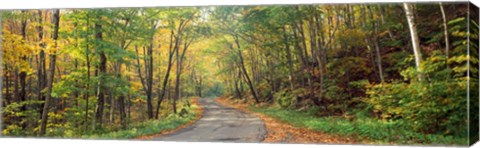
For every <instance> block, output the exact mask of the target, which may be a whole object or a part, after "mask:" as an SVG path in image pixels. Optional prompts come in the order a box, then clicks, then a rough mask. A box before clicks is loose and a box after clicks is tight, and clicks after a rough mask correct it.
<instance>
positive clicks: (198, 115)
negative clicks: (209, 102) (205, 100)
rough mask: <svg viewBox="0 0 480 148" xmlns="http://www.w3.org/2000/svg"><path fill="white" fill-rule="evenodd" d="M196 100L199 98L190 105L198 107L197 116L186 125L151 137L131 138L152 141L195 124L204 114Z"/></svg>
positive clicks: (196, 99)
mask: <svg viewBox="0 0 480 148" xmlns="http://www.w3.org/2000/svg"><path fill="white" fill-rule="evenodd" d="M198 99H200V98H195V99H193V100H192V104H195V105H197V106H198V108H197V109H196V112H198V114H197V115H196V116H195V119H193V120H191V121H189V122H187V123H186V124H183V125H181V126H179V127H177V128H175V129H171V130H164V131H161V132H160V133H156V134H152V135H142V136H139V137H136V138H133V139H134V140H147V139H152V138H154V137H160V136H163V135H167V134H171V133H175V132H177V131H179V130H181V129H183V128H186V127H189V126H190V125H192V124H194V123H195V122H197V121H198V120H200V118H202V116H203V113H204V110H203V107H202V106H201V105H200V103H198Z"/></svg>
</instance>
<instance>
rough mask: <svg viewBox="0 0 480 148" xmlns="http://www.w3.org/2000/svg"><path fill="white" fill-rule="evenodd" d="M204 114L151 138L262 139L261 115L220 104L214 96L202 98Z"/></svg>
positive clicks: (236, 140)
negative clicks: (174, 129)
mask: <svg viewBox="0 0 480 148" xmlns="http://www.w3.org/2000/svg"><path fill="white" fill-rule="evenodd" d="M199 103H200V105H201V106H202V107H203V110H204V114H203V117H202V118H201V119H200V120H198V121H197V122H195V123H194V124H193V125H191V126H189V127H186V128H184V129H181V130H179V131H177V132H175V133H172V134H167V135H163V136H160V137H154V138H152V139H151V140H161V141H179V142H246V143H257V142H261V141H262V140H263V139H264V137H265V135H266V130H265V124H264V123H263V122H262V120H261V119H260V118H258V117H255V116H253V115H249V114H246V113H243V112H240V111H238V110H236V109H233V108H229V107H225V106H222V105H219V104H218V103H216V102H215V99H213V98H202V99H199Z"/></svg>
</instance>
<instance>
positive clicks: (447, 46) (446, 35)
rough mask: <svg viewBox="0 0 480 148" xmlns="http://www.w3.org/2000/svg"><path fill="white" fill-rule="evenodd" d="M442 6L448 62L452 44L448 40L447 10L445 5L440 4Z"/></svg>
mask: <svg viewBox="0 0 480 148" xmlns="http://www.w3.org/2000/svg"><path fill="white" fill-rule="evenodd" d="M439 5H440V12H441V13H442V19H443V35H444V36H445V55H446V57H447V61H448V58H449V57H450V56H449V50H450V43H449V40H448V27H447V18H446V16H445V10H444V9H443V4H442V2H440V3H439Z"/></svg>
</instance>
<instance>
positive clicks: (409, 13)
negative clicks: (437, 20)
mask: <svg viewBox="0 0 480 148" xmlns="http://www.w3.org/2000/svg"><path fill="white" fill-rule="evenodd" d="M403 7H404V9H405V14H406V17H407V21H408V28H409V29H410V36H411V39H412V46H413V54H414V56H415V65H416V66H417V71H418V72H421V68H420V63H421V62H422V54H421V52H420V40H419V38H418V33H417V26H416V23H415V18H414V13H413V10H412V5H411V4H407V3H403ZM418 78H419V80H421V76H420V75H419V76H418Z"/></svg>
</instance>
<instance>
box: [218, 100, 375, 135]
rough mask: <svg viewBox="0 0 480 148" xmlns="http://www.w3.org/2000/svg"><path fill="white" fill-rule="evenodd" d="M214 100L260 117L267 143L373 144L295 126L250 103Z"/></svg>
mask: <svg viewBox="0 0 480 148" xmlns="http://www.w3.org/2000/svg"><path fill="white" fill-rule="evenodd" d="M216 101H217V102H218V103H220V104H222V105H225V106H228V107H232V108H236V109H238V110H241V111H243V112H246V113H249V114H252V115H255V116H257V117H259V118H261V119H262V121H263V122H264V123H265V126H266V129H267V135H266V137H265V139H264V140H263V142H267V143H308V144H319V143H325V144H374V143H372V142H369V141H367V140H364V139H360V138H354V137H345V136H339V135H332V134H326V133H323V132H320V131H315V130H310V129H306V128H301V127H295V126H293V125H290V124H288V123H285V122H282V121H280V120H279V119H276V118H273V117H271V116H268V115H265V114H262V113H258V112H254V111H252V110H251V109H249V106H250V105H251V104H250V103H239V102H235V101H233V100H231V99H227V98H224V97H219V98H217V99H216Z"/></svg>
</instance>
